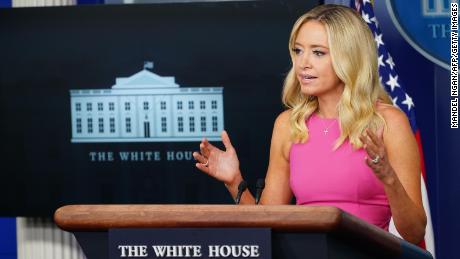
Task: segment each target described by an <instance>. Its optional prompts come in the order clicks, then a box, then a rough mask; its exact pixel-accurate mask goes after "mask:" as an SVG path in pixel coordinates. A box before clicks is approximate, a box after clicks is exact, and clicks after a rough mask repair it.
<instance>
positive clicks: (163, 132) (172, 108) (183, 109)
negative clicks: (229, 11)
mask: <svg viewBox="0 0 460 259" xmlns="http://www.w3.org/2000/svg"><path fill="white" fill-rule="evenodd" d="M70 105H71V119H72V139H71V142H76V143H78V142H80V143H81V142H164V141H178V142H182V141H200V140H201V139H202V138H203V137H206V138H208V139H209V140H213V141H215V140H220V132H221V131H222V130H223V128H224V115H223V114H224V113H223V87H179V85H178V84H176V83H175V78H174V77H162V76H159V75H157V74H154V73H152V72H150V71H149V70H146V69H144V70H142V71H140V72H138V73H136V74H134V75H132V76H130V77H127V78H117V79H116V83H115V85H113V86H112V88H111V89H85V90H75V89H72V90H70Z"/></svg>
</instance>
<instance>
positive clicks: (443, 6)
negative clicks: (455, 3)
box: [422, 0, 450, 17]
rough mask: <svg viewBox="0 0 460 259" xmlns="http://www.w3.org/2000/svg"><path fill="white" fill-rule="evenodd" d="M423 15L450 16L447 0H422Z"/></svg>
mask: <svg viewBox="0 0 460 259" xmlns="http://www.w3.org/2000/svg"><path fill="white" fill-rule="evenodd" d="M422 9H423V15H424V16H425V17H430V16H450V1H449V0H423V2H422Z"/></svg>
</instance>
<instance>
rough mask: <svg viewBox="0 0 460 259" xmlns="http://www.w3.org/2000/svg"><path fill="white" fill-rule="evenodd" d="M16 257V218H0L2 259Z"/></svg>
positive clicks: (0, 257) (0, 256)
mask: <svg viewBox="0 0 460 259" xmlns="http://www.w3.org/2000/svg"><path fill="white" fill-rule="evenodd" d="M16 256H17V249H16V218H0V259H10V258H16Z"/></svg>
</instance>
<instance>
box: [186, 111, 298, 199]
mask: <svg viewBox="0 0 460 259" xmlns="http://www.w3.org/2000/svg"><path fill="white" fill-rule="evenodd" d="M222 142H223V143H224V145H225V149H226V150H225V151H222V150H220V149H218V148H216V147H214V146H213V145H212V144H210V143H209V142H207V140H203V141H202V143H201V144H200V153H198V152H194V153H193V156H194V157H195V159H196V160H197V161H198V162H199V163H197V164H196V167H197V168H198V169H200V170H201V171H203V172H205V173H207V174H208V175H210V176H212V177H214V178H216V179H217V180H220V181H222V182H224V183H225V186H226V187H227V189H228V191H229V192H230V194H231V195H232V197H233V198H235V197H236V195H237V193H238V185H239V183H240V182H241V181H242V180H243V176H242V174H241V172H240V168H239V161H238V158H237V156H236V151H235V149H234V148H233V146H232V144H231V142H230V139H229V137H228V135H227V133H226V132H223V133H222ZM289 149H290V141H289V111H285V112H283V113H281V114H280V115H279V116H278V118H277V119H276V121H275V125H274V127H273V134H272V141H271V147H270V161H269V166H268V171H267V176H266V178H265V189H264V191H263V193H262V197H261V200H260V204H289V202H290V201H291V198H292V193H291V189H290V186H289V161H288V157H289ZM206 161H209V162H208V166H205V165H204V164H206ZM240 204H255V199H254V197H253V195H252V194H251V193H250V191H249V190H246V191H245V192H244V193H243V195H242V196H241V200H240Z"/></svg>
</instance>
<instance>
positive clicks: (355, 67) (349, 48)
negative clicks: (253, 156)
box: [282, 5, 392, 149]
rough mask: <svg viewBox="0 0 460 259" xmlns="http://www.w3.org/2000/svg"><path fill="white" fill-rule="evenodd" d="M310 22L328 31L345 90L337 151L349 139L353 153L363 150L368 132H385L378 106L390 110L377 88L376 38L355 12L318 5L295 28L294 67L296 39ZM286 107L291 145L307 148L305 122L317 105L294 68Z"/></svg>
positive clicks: (291, 42)
mask: <svg viewBox="0 0 460 259" xmlns="http://www.w3.org/2000/svg"><path fill="white" fill-rule="evenodd" d="M311 20H315V21H318V22H320V23H322V24H323V25H324V26H325V28H326V31H327V37H328V43H329V50H330V54H331V59H332V67H333V69H334V71H335V73H336V74H337V77H338V78H339V79H340V80H341V81H342V82H343V83H344V85H345V87H344V90H343V94H342V97H341V99H340V101H339V103H338V104H337V110H338V114H339V125H340V129H341V134H340V137H339V138H338V139H337V141H336V143H335V146H334V149H336V148H338V147H339V146H340V145H342V143H343V142H344V141H345V140H346V139H347V138H348V139H349V141H350V143H351V144H352V145H353V147H354V148H360V147H362V145H363V143H362V142H361V141H360V140H359V136H360V135H361V134H362V132H363V131H364V130H365V129H366V128H370V129H371V130H374V131H375V130H376V129H377V128H379V127H382V126H386V124H385V120H384V119H383V117H382V116H381V115H379V114H378V113H377V112H376V106H375V105H376V103H377V101H381V102H384V103H388V104H392V102H391V99H390V97H389V96H388V94H387V92H386V91H385V89H384V88H383V87H382V86H381V85H380V82H379V74H378V64H377V49H376V44H375V41H374V38H373V36H372V33H371V31H370V29H369V27H368V26H367V24H366V23H365V22H364V20H363V19H362V18H361V17H360V16H359V14H358V13H357V12H356V11H354V10H352V9H350V8H348V7H345V6H341V5H320V6H317V7H315V8H313V9H312V10H310V11H309V12H307V13H306V14H304V15H302V16H301V17H300V18H299V19H298V20H297V21H296V23H295V24H294V27H293V28H292V32H291V36H290V39H289V52H290V55H291V60H292V63H293V64H294V62H293V60H294V57H295V53H294V52H293V49H294V44H295V42H296V37H297V35H298V33H299V30H300V28H301V27H302V25H303V24H305V23H306V22H308V21H311ZM282 101H283V104H284V105H285V106H286V107H287V108H289V109H292V111H291V114H290V126H291V127H290V128H291V139H292V140H293V141H294V142H297V143H299V142H301V143H304V142H306V141H307V140H308V128H307V126H306V123H305V122H306V120H307V119H308V118H309V117H310V116H311V115H312V114H313V113H314V112H315V111H316V110H317V109H318V100H317V98H316V97H315V96H309V95H305V94H303V93H302V92H301V89H300V83H299V81H298V79H297V77H296V74H295V70H294V65H293V66H292V68H291V69H290V71H289V73H288V74H287V76H286V78H285V81H284V87H283V94H282Z"/></svg>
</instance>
